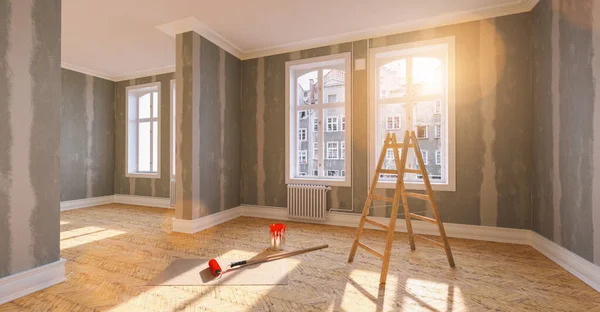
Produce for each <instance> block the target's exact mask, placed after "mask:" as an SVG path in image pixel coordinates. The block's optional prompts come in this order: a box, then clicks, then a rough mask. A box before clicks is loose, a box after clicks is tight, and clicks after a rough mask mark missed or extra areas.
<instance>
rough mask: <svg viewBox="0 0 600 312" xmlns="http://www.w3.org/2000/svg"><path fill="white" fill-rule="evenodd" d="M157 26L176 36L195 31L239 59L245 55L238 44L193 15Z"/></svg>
mask: <svg viewBox="0 0 600 312" xmlns="http://www.w3.org/2000/svg"><path fill="white" fill-rule="evenodd" d="M156 28H157V29H158V30H160V31H162V32H164V33H165V34H167V35H169V36H171V37H175V36H176V35H177V34H182V33H185V32H188V31H194V32H196V33H197V34H199V35H201V36H202V37H204V38H206V39H208V40H209V41H210V42H212V43H214V44H216V45H217V46H219V47H220V48H222V49H223V50H225V51H227V52H229V53H231V54H232V55H233V56H235V57H237V58H238V59H242V58H243V56H244V53H243V52H242V50H241V49H240V48H239V47H238V46H237V45H235V44H233V43H232V42H231V41H229V40H227V39H226V38H225V37H223V36H221V35H220V34H219V33H218V32H216V31H214V30H212V29H211V28H210V27H208V26H206V25H205V24H204V23H202V22H201V21H199V20H198V19H197V18H195V17H193V16H191V17H186V18H183V19H180V20H176V21H172V22H169V23H165V24H161V25H158V26H156Z"/></svg>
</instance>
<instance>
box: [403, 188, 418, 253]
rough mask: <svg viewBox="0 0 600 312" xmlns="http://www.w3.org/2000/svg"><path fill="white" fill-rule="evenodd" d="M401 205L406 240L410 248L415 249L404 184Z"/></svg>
mask: <svg viewBox="0 0 600 312" xmlns="http://www.w3.org/2000/svg"><path fill="white" fill-rule="evenodd" d="M402 188H403V190H402V206H403V207H404V220H405V221H406V232H407V233H408V242H409V244H410V250H415V249H416V248H415V237H414V235H413V229H412V222H411V221H410V215H409V213H410V209H408V200H407V199H406V195H404V185H403V186H402Z"/></svg>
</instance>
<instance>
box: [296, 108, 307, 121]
mask: <svg viewBox="0 0 600 312" xmlns="http://www.w3.org/2000/svg"><path fill="white" fill-rule="evenodd" d="M298 119H306V111H305V110H303V111H299V112H298Z"/></svg>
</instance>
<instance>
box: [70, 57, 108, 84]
mask: <svg viewBox="0 0 600 312" xmlns="http://www.w3.org/2000/svg"><path fill="white" fill-rule="evenodd" d="M60 67H62V68H64V69H68V70H72V71H76V72H78V73H82V74H85V75H90V76H94V77H98V78H102V79H106V80H110V81H115V80H114V79H113V78H114V77H111V76H110V75H107V74H105V73H101V72H98V71H95V70H91V69H89V68H86V67H82V66H77V65H74V64H71V63H69V62H65V61H61V62H60Z"/></svg>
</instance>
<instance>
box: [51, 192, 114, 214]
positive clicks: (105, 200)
mask: <svg viewBox="0 0 600 312" xmlns="http://www.w3.org/2000/svg"><path fill="white" fill-rule="evenodd" d="M113 202H114V196H113V195H108V196H102V197H92V198H83V199H75V200H68V201H63V202H60V211H67V210H73V209H80V208H87V207H93V206H99V205H107V204H112V203H113Z"/></svg>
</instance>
